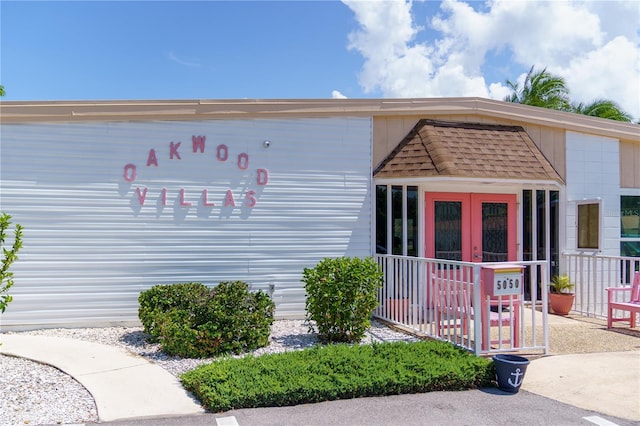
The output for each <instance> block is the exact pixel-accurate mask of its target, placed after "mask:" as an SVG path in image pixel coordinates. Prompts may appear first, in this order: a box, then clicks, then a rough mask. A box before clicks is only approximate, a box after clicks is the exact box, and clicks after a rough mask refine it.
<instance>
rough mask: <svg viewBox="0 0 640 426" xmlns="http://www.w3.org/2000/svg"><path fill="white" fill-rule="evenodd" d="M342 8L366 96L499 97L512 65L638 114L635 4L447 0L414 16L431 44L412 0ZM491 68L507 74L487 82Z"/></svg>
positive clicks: (639, 23) (639, 47) (350, 1)
mask: <svg viewBox="0 0 640 426" xmlns="http://www.w3.org/2000/svg"><path fill="white" fill-rule="evenodd" d="M344 3H345V4H346V5H347V6H348V7H349V8H350V9H351V10H352V11H353V12H354V14H355V18H356V20H357V22H358V24H359V27H358V29H357V30H355V31H354V32H352V33H351V34H350V35H349V48H350V49H353V50H356V51H358V52H359V53H360V54H361V55H362V56H363V58H364V63H363V66H362V70H361V73H360V84H361V86H362V87H363V89H364V90H365V92H367V93H372V92H379V93H380V94H381V95H382V96H384V97H414V96H416V97H418V96H426V97H438V96H483V97H491V98H495V99H502V98H504V96H505V95H506V94H507V93H509V90H508V89H507V88H506V87H505V85H504V81H505V80H506V79H507V78H508V79H510V80H516V79H518V78H519V76H518V75H513V74H509V73H512V72H513V71H512V70H513V69H517V71H516V72H526V71H528V70H529V68H530V67H531V66H532V65H535V66H536V67H545V66H546V67H547V69H548V70H549V71H550V72H552V73H554V74H558V75H561V76H563V77H564V78H565V79H566V81H567V85H568V87H569V90H570V93H571V98H572V99H573V100H576V101H590V100H594V99H596V98H607V99H610V100H613V101H615V102H617V103H619V104H620V106H622V108H624V109H625V110H626V111H628V112H629V113H631V114H632V115H633V116H634V117H636V118H640V100H639V99H640V44H639V34H640V31H639V30H640V8H639V7H638V3H637V1H636V0H630V1H607V2H595V1H585V2H579V1H573V2H565V1H510V0H494V1H488V2H486V3H483V4H482V5H480V4H479V3H473V4H472V3H471V2H465V1H461V0H444V1H442V3H441V4H440V10H439V12H438V13H437V14H436V15H435V16H431V17H416V20H418V19H420V21H423V20H426V21H427V22H429V25H430V28H431V29H432V30H434V31H435V32H436V34H437V36H436V37H435V38H432V39H430V40H425V39H424V36H423V33H424V31H423V30H424V28H421V27H419V26H418V25H416V23H415V22H414V20H413V17H412V13H415V12H414V11H413V10H412V6H413V4H412V2H411V1H355V0H344ZM472 6H476V7H475V8H474V7H472ZM421 37H422V38H421ZM496 57H499V58H500V59H502V60H506V63H502V64H501V63H495V59H494V58H496ZM487 69H492V70H504V71H503V74H493V75H492V77H490V78H491V79H492V80H493V81H487V80H486V79H487V77H485V74H484V73H485V72H486V70H487ZM520 77H521V76H520Z"/></svg>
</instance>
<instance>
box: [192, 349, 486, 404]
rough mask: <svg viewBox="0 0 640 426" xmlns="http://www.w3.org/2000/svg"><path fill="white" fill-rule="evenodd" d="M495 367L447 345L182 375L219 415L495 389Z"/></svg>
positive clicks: (310, 356)
mask: <svg viewBox="0 0 640 426" xmlns="http://www.w3.org/2000/svg"><path fill="white" fill-rule="evenodd" d="M493 378H494V369H493V363H492V362H491V361H490V360H487V359H484V358H479V357H476V356H473V355H472V354H470V353H468V352H466V351H464V350H462V349H460V348H457V347H455V346H453V345H451V344H448V343H444V342H439V341H420V342H415V343H405V342H394V343H379V344H373V345H355V346H350V345H346V344H338V345H331V346H316V347H314V348H310V349H306V350H303V351H294V352H286V353H281V354H271V355H262V356H259V357H253V356H247V357H245V358H241V359H234V358H225V359H221V360H218V361H216V362H213V363H211V364H208V365H204V366H201V367H198V368H196V369H195V370H192V371H189V372H187V373H185V374H183V375H182V377H181V380H182V383H183V385H184V386H185V387H186V388H187V389H188V390H190V391H191V392H193V394H194V395H196V397H197V398H198V399H199V400H200V402H201V403H202V404H203V405H204V406H205V407H206V408H207V409H208V410H211V411H214V412H220V411H227V410H231V409H238V408H253V407H272V406H286V405H296V404H304V403H314V402H321V401H328V400H336V399H345V398H356V397H367V396H383V395H395V394H406V393H419V392H429V391H440V390H463V389H470V388H477V387H481V386H488V385H490V384H491V381H492V380H493Z"/></svg>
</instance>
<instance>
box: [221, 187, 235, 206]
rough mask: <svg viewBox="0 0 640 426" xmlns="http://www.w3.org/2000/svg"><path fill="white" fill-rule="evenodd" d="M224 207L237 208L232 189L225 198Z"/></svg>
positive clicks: (228, 190)
mask: <svg viewBox="0 0 640 426" xmlns="http://www.w3.org/2000/svg"><path fill="white" fill-rule="evenodd" d="M224 206H225V207H235V206H236V200H234V199H233V192H232V191H231V190H230V189H227V195H225V196H224Z"/></svg>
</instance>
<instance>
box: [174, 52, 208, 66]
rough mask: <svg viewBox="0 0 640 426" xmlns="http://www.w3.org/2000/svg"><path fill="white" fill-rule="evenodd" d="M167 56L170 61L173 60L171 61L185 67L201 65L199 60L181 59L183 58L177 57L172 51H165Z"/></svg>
mask: <svg viewBox="0 0 640 426" xmlns="http://www.w3.org/2000/svg"><path fill="white" fill-rule="evenodd" d="M167 57H168V58H169V59H170V60H171V61H173V62H175V63H177V64H180V65H183V66H185V67H191V68H197V67H200V66H201V64H200V62H198V61H197V60H194V59H183V58H179V57H178V56H177V55H176V54H175V53H173V52H169V53H167Z"/></svg>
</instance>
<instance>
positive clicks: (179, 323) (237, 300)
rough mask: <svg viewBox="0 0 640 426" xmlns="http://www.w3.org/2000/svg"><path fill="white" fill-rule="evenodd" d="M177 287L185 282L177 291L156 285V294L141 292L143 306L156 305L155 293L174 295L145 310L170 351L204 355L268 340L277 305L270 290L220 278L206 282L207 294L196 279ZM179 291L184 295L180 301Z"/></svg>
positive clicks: (243, 348) (164, 347)
mask: <svg viewBox="0 0 640 426" xmlns="http://www.w3.org/2000/svg"><path fill="white" fill-rule="evenodd" d="M175 286H180V288H179V289H177V290H176V292H175V293H172V292H171V289H155V288H151V289H150V290H154V291H153V292H152V296H153V297H152V296H149V295H144V297H143V294H141V295H140V301H141V302H140V303H141V310H142V301H143V300H144V303H145V304H148V305H151V302H150V300H156V299H154V298H156V297H162V296H163V295H167V294H169V295H170V297H175V298H174V299H172V300H163V301H160V302H159V307H158V308H156V309H147V308H145V309H144V311H145V312H150V314H149V316H150V317H152V325H153V327H152V328H151V329H152V331H153V332H154V333H155V336H156V337H157V340H158V341H159V342H160V344H161V345H162V350H163V351H164V352H166V353H167V354H169V355H179V356H183V357H196V358H201V357H208V356H215V355H220V354H225V353H240V352H242V351H250V350H253V349H257V348H260V347H263V346H266V345H267V344H268V343H269V334H270V333H271V324H272V323H273V312H274V308H275V305H274V303H273V301H272V300H271V298H270V297H269V296H268V295H267V294H266V293H264V292H262V291H258V292H254V293H252V292H249V286H248V285H247V283H245V282H242V281H233V282H221V283H220V284H218V285H217V286H216V287H215V288H213V289H212V290H209V289H208V288H207V287H206V286H205V288H206V292H202V289H201V288H200V287H199V286H198V285H197V284H195V285H194V284H193V283H189V284H176V285H175ZM169 287H172V286H169ZM150 290H147V291H150ZM179 295H183V296H184V299H182V300H178V296H179ZM141 321H143V320H142V316H141ZM143 323H144V321H143ZM146 328H147V326H146V325H145V330H146ZM150 334H151V333H150ZM152 336H153V335H152Z"/></svg>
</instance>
